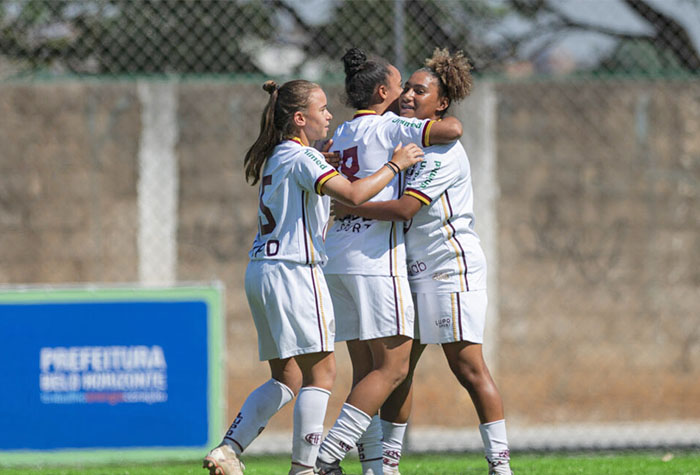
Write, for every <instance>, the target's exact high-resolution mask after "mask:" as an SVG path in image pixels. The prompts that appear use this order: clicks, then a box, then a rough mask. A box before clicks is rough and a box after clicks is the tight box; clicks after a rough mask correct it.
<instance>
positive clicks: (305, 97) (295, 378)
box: [203, 80, 423, 475]
mask: <svg viewBox="0 0 700 475" xmlns="http://www.w3.org/2000/svg"><path fill="white" fill-rule="evenodd" d="M263 88H264V89H265V90H266V91H267V92H268V93H269V94H270V99H269V101H268V103H267V105H266V107H265V110H264V111H263V114H262V120H261V124H260V134H259V136H258V138H257V140H256V142H255V143H254V144H253V146H252V147H251V148H250V149H249V150H248V152H247V153H246V156H245V162H244V164H245V171H246V179H247V180H248V181H249V182H251V184H253V185H254V184H256V183H260V191H259V197H260V199H259V209H258V233H257V235H256V237H255V241H254V243H253V247H252V249H251V250H250V253H249V256H250V262H249V264H248V268H247V270H246V276H245V289H246V296H247V298H248V303H249V305H250V310H251V313H252V315H253V319H254V321H255V327H256V329H257V332H258V346H259V355H260V359H261V360H262V361H268V363H269V365H270V371H271V375H272V377H271V379H270V380H268V381H267V382H266V383H264V384H263V385H261V386H260V387H258V388H257V389H255V390H254V391H253V392H252V393H251V394H250V395H249V396H248V398H247V399H246V401H245V403H244V404H243V407H242V408H241V410H240V412H239V413H238V416H237V417H236V418H235V420H234V421H233V423H232V424H231V427H230V429H229V430H228V432H227V433H226V435H225V437H224V440H223V441H222V442H221V444H220V445H219V446H217V447H215V448H214V449H213V450H211V451H210V452H209V453H208V454H207V456H206V457H205V458H204V462H203V466H204V468H207V469H208V470H209V473H210V474H211V475H213V474H216V475H239V474H242V472H243V464H242V463H241V461H240V459H239V457H240V455H241V453H242V452H243V451H244V450H245V449H246V447H248V445H249V444H250V443H251V442H252V441H253V440H254V439H255V438H256V437H257V435H258V434H259V433H260V431H262V430H263V428H264V427H265V425H266V424H267V421H268V420H269V419H270V417H272V416H273V415H274V414H275V413H276V412H278V411H279V410H280V409H281V408H282V407H283V406H284V405H285V404H287V403H288V402H289V401H291V400H292V399H293V398H294V396H295V395H296V394H297V393H298V397H297V400H296V403H295V406H294V429H293V442H292V466H291V469H290V471H289V473H290V474H312V473H313V468H312V467H313V465H314V462H315V460H316V455H317V453H318V446H319V444H320V442H321V436H322V433H323V418H324V416H325V412H326V406H327V404H328V397H329V395H330V390H331V387H332V385H333V382H334V379H335V358H334V354H333V347H334V336H335V334H334V333H335V331H334V315H333V307H332V303H331V300H330V294H329V292H328V288H327V285H326V282H325V280H324V277H323V273H322V272H321V266H322V265H323V264H324V263H325V261H326V252H325V249H324V245H323V238H324V232H325V229H326V226H327V223H328V218H329V206H330V200H329V198H328V196H330V197H333V198H334V199H336V200H339V201H341V202H344V203H346V204H351V205H353V204H354V205H359V204H361V203H362V202H364V201H366V200H368V199H369V198H371V197H372V196H373V195H375V194H376V193H378V192H379V191H380V190H381V189H382V188H384V186H386V185H387V184H388V183H389V182H390V181H391V180H392V179H393V178H394V176H395V175H396V174H397V173H398V172H400V171H401V170H404V169H406V168H407V167H409V166H411V165H413V164H414V163H417V162H418V161H420V160H421V157H422V154H423V153H422V150H421V149H420V148H419V147H418V146H416V145H407V146H406V147H397V148H396V149H395V150H394V151H393V155H392V157H391V159H389V160H387V162H386V163H385V166H383V167H381V169H379V170H378V171H377V172H376V173H374V174H372V175H371V176H368V177H366V178H364V179H362V180H357V181H355V182H353V183H351V182H350V181H348V180H347V179H345V178H344V177H342V176H340V175H339V174H338V172H337V171H336V170H335V169H333V168H332V167H331V166H330V165H329V164H328V163H326V161H325V159H324V157H323V155H322V154H321V153H320V152H318V151H317V150H315V149H313V148H311V147H309V143H310V142H313V141H316V140H320V139H323V138H324V137H326V135H327V133H328V126H329V123H330V120H331V118H332V116H331V114H330V112H329V111H328V109H327V106H326V95H325V93H324V92H323V90H322V89H321V88H320V87H319V86H318V85H317V84H314V83H311V82H308V81H304V80H295V81H290V82H287V83H285V84H283V85H282V86H281V87H279V86H277V84H275V83H274V82H273V81H267V82H266V83H265V84H264V85H263ZM324 195H328V196H324ZM300 388H301V389H300Z"/></svg>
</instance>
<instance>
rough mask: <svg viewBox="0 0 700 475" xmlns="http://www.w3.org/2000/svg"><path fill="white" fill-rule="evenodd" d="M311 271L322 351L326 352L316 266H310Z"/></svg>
mask: <svg viewBox="0 0 700 475" xmlns="http://www.w3.org/2000/svg"><path fill="white" fill-rule="evenodd" d="M309 270H310V271H311V285H312V286H313V288H314V303H315V304H316V323H318V335H319V337H320V338H321V351H326V346H325V345H324V340H323V322H322V321H321V310H320V309H319V308H318V293H317V292H316V278H315V277H314V266H313V265H309Z"/></svg>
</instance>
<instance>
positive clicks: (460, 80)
mask: <svg viewBox="0 0 700 475" xmlns="http://www.w3.org/2000/svg"><path fill="white" fill-rule="evenodd" d="M423 70H425V71H428V72H430V73H431V74H432V75H433V76H434V77H435V78H436V79H437V80H438V84H439V85H438V88H439V92H440V96H442V97H447V99H448V100H449V101H450V104H451V103H452V101H460V100H462V99H464V98H465V97H467V96H468V95H469V93H470V92H471V90H472V75H471V70H472V66H471V64H469V60H468V59H467V58H465V57H464V53H463V52H461V51H457V52H456V53H455V54H453V55H450V52H449V51H448V50H447V49H446V48H444V49H440V48H435V51H433V56H432V57H430V58H428V59H426V60H425V67H424V68H423ZM448 107H449V106H448ZM445 112H447V109H445V110H444V111H443V114H444V113H445Z"/></svg>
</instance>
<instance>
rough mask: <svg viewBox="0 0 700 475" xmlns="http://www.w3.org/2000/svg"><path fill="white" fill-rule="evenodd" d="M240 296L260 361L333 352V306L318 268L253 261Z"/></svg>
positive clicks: (282, 262)
mask: <svg viewBox="0 0 700 475" xmlns="http://www.w3.org/2000/svg"><path fill="white" fill-rule="evenodd" d="M245 293H246V296H247V297H248V305H250V311H251V313H252V314H253V320H254V321H255V328H256V329H257V331H258V351H259V353H260V360H261V361H266V360H270V359H273V358H289V357H292V356H296V355H303V354H308V353H318V352H322V351H333V347H334V345H333V343H334V341H335V321H334V317H333V303H332V302H331V296H330V292H329V291H328V286H327V285H326V281H325V279H324V277H323V271H322V270H321V267H319V266H309V265H303V264H294V263H290V262H285V261H271V260H268V261H264V260H252V261H250V263H249V264H248V268H247V269H246V273H245Z"/></svg>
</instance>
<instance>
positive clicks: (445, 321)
mask: <svg viewBox="0 0 700 475" xmlns="http://www.w3.org/2000/svg"><path fill="white" fill-rule="evenodd" d="M451 325H452V319H451V318H449V317H444V318H438V319H437V320H435V326H436V327H438V328H450V326H451Z"/></svg>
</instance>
